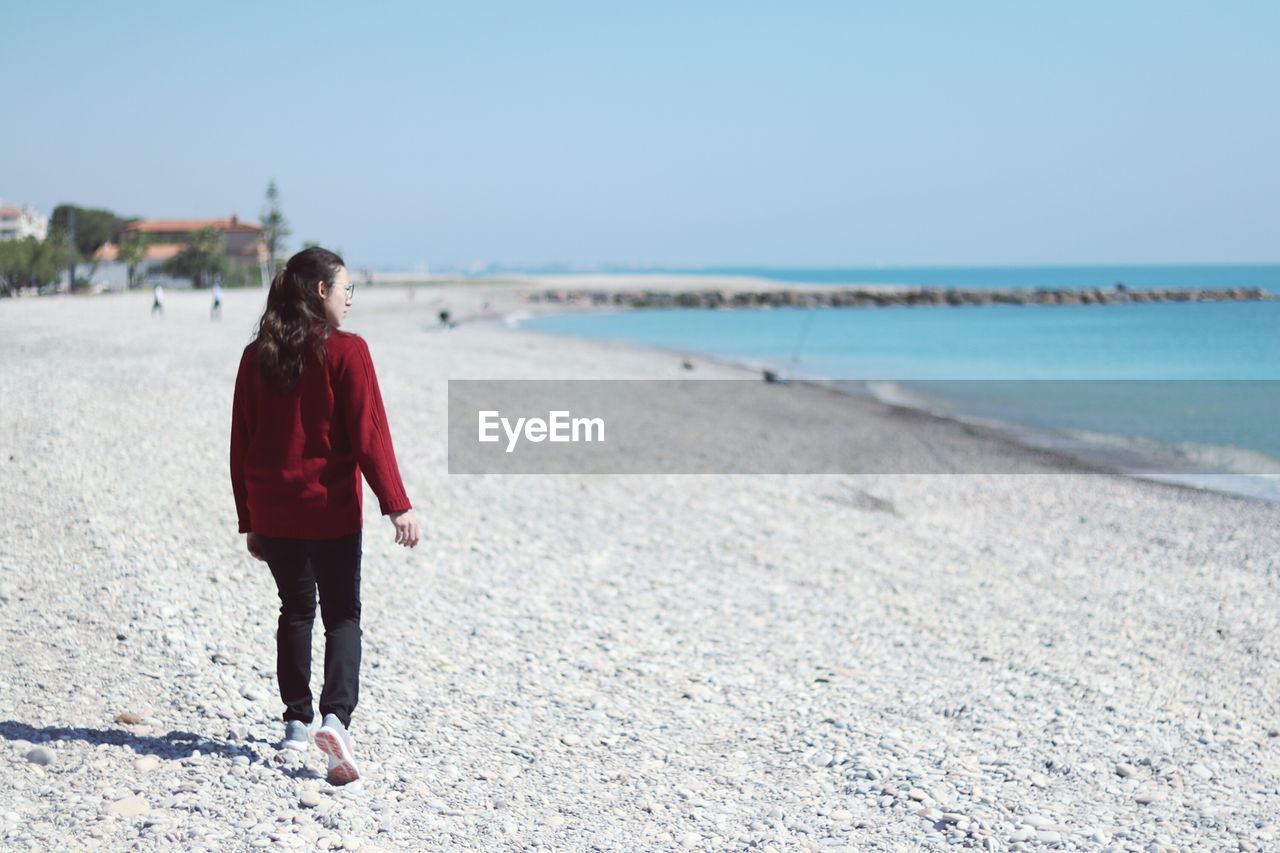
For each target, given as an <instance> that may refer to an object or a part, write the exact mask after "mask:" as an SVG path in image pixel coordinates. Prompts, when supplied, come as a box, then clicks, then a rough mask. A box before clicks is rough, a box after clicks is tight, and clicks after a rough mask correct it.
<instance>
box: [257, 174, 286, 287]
mask: <svg viewBox="0 0 1280 853" xmlns="http://www.w3.org/2000/svg"><path fill="white" fill-rule="evenodd" d="M292 233H293V232H292V231H290V230H289V220H287V219H285V218H284V214H283V213H282V212H281V211H280V190H279V189H277V188H276V182H275V181H274V180H273V181H271V182H270V183H268V184H267V204H266V207H264V208H263V209H262V239H263V241H264V242H265V243H266V244H267V264H268V269H270V271H271V275H275V274H276V254H277V253H280V252H283V251H284V238H285V237H288V236H289V235H290V234H292Z"/></svg>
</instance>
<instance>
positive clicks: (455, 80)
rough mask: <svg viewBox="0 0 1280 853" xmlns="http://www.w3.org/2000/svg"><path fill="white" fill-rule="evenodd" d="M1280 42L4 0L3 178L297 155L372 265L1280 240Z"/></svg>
mask: <svg viewBox="0 0 1280 853" xmlns="http://www.w3.org/2000/svg"><path fill="white" fill-rule="evenodd" d="M606 8H608V9H609V11H604V10H605V9H606ZM1277 44H1280V3H1275V2H1265V1H1263V2H1230V3H1205V2H1195V3H1187V2H1136V1H1135V2H1125V3H1115V2H1080V3H1056V4H1049V3H1025V2H1008V3H990V2H965V3H954V2H936V3H921V2H883V3H870V2H861V3H854V2H831V3H819V2H811V3H777V4H769V3H764V2H757V3H740V2H697V3H681V2H673V3H665V2H645V3H625V4H624V3H603V2H594V3H556V2H544V3H523V2H512V3H485V2H473V3H410V2H406V3H370V4H355V3H350V2H345V3H341V4H339V3H327V2H308V3H288V4H286V3H261V4H259V3H239V2H223V3H174V2H171V0H170V2H164V3H151V2H129V0H122V2H116V3H101V2H82V3H71V2H58V0H39V1H38V2H37V0H6V2H5V4H4V14H3V20H2V21H0V56H3V57H4V66H5V77H6V84H5V91H4V93H3V96H0V116H3V127H2V128H0V197H3V198H5V199H7V200H17V201H26V202H28V203H31V204H34V205H36V206H37V207H39V208H41V209H43V210H45V211H46V212H48V211H49V210H50V209H51V208H52V207H53V205H55V204H57V203H58V202H62V201H69V202H73V203H77V204H81V205H87V206H102V207H107V208H110V209H113V210H116V211H118V212H120V213H124V214H135V215H142V216H146V217H177V216H218V215H226V214H229V213H230V212H231V211H237V212H239V213H240V214H241V215H242V216H247V217H253V218H256V216H257V214H258V213H259V211H260V209H261V205H262V195H263V190H264V189H265V187H266V184H267V181H268V179H269V178H273V177H274V178H275V179H276V180H277V181H278V182H279V185H280V189H281V192H282V194H283V201H284V208H285V213H286V215H287V216H288V217H289V219H290V220H291V222H292V225H293V227H294V235H293V238H292V240H291V248H296V247H297V246H298V245H299V244H300V243H301V241H302V240H307V239H309V240H315V241H319V242H321V243H322V244H324V245H327V246H333V247H336V248H338V249H340V250H342V251H343V252H345V253H346V255H347V259H348V262H349V263H350V264H351V265H352V266H361V265H369V266H373V267H375V268H406V269H407V268H411V267H414V266H416V265H420V264H423V263H429V264H430V265H431V267H432V268H433V269H434V268H438V267H443V266H446V265H461V264H467V263H472V262H483V261H491V262H501V263H507V264H515V265H520V264H541V263H548V262H564V263H574V264H593V263H599V262H609V263H640V264H653V265H725V264H743V265H773V266H836V265H867V264H877V263H887V264H906V265H912V264H916V265H921V264H1018V263H1120V262H1173V263H1180V262H1223V261H1241V262H1244V261H1275V260H1280V109H1278V108H1277V93H1278V92H1280V49H1278V48H1277Z"/></svg>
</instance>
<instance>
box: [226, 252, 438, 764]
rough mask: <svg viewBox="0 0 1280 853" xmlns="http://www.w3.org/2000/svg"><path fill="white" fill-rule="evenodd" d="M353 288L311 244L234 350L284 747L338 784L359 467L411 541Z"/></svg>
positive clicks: (353, 614)
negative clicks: (269, 591) (270, 591)
mask: <svg viewBox="0 0 1280 853" xmlns="http://www.w3.org/2000/svg"><path fill="white" fill-rule="evenodd" d="M354 291H355V285H353V284H351V283H350V282H349V281H348V279H347V270H346V267H345V265H344V264H343V261H342V258H340V257H338V256H337V255H336V254H334V253H333V252H330V251H327V250H325V249H321V248H318V247H315V248H310V249H304V250H303V251H301V252H299V253H298V254H296V255H294V256H293V257H292V258H290V259H289V263H288V264H286V265H285V268H284V269H283V270H282V271H281V272H280V273H279V275H277V276H276V277H275V279H274V280H273V281H272V282H271V291H270V292H269V293H268V294H267V307H266V310H265V311H264V312H263V314H262V319H261V320H260V321H259V322H258V331H257V335H256V339H255V340H254V341H253V343H251V344H249V346H247V347H245V350H244V355H243V356H242V357H241V359H240V372H239V374H238V375H237V376H236V391H235V402H234V404H233V412H232V418H231V485H232V491H233V492H234V493H235V500H236V512H237V514H238V515H239V518H240V532H241V533H244V534H246V540H245V542H246V546H247V547H248V550H249V553H250V554H252V555H253V556H254V557H255V558H257V559H259V560H263V561H265V562H266V563H267V565H268V566H270V568H271V574H272V576H273V577H274V578H275V581H276V588H277V589H278V591H279V593H280V624H279V630H278V631H277V633H276V673H277V677H278V680H279V683H280V698H281V700H282V701H283V702H284V705H285V711H284V721H285V738H284V746H286V747H289V748H293V749H306V746H307V743H308V741H309V740H311V739H314V741H315V743H316V745H317V746H318V747H320V749H321V750H322V751H324V752H325V754H327V755H328V756H329V780H330V781H331V782H334V783H335V784H345V783H347V782H350V781H353V780H355V779H357V778H359V776H360V773H359V770H358V769H357V767H356V763H355V757H354V755H353V752H352V741H351V736H350V734H349V732H348V727H349V726H350V725H351V713H352V712H353V711H354V710H355V707H356V700H357V698H358V692H359V685H360V636H361V630H360V556H361V527H362V524H363V507H362V501H363V490H362V488H361V484H360V475H361V474H363V475H364V476H365V478H366V479H368V481H369V485H370V486H371V487H372V489H373V492H374V494H375V495H377V498H378V503H379V505H380V508H381V511H382V514H383V515H386V516H389V517H390V519H391V523H392V525H394V527H395V541H396V543H397V544H399V545H404V546H405V547H408V548H412V547H414V546H415V545H417V544H418V522H417V520H416V519H415V518H414V516H413V513H412V512H410V510H411V509H412V506H411V504H410V503H409V498H408V496H407V495H406V494H405V491H404V485H403V484H402V483H401V481H400V472H399V469H398V468H397V466H396V457H395V450H394V449H393V447H392V444H391V432H390V430H389V428H388V426H387V415H386V412H385V411H384V410H383V407H382V395H381V393H380V392H379V390H378V380H377V377H376V376H375V375H374V371H373V361H372V360H371V359H370V357H369V348H368V346H366V345H365V342H364V340H363V339H361V338H359V337H357V336H356V335H352V334H349V333H347V332H342V331H339V327H340V326H341V325H342V321H343V319H344V318H345V317H346V315H347V310H348V309H349V308H350V307H351V301H352V296H353V295H354ZM317 588H318V589H319V592H320V615H321V618H322V619H323V621H324V636H325V650H324V689H323V690H322V692H321V694H320V714H321V715H322V716H323V723H322V725H321V726H320V727H319V728H318V729H317V728H316V727H315V726H314V725H313V724H312V720H313V719H314V711H313V708H312V704H311V700H312V696H311V687H310V684H309V682H310V675H311V626H312V623H313V621H314V620H315V611H316V590H317Z"/></svg>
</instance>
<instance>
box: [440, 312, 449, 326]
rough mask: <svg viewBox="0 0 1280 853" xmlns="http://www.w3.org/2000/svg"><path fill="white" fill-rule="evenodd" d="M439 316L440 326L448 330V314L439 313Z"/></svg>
mask: <svg viewBox="0 0 1280 853" xmlns="http://www.w3.org/2000/svg"><path fill="white" fill-rule="evenodd" d="M439 316H440V325H441V326H444V327H445V328H446V329H447V328H449V312H448V311H441V312H440V315H439Z"/></svg>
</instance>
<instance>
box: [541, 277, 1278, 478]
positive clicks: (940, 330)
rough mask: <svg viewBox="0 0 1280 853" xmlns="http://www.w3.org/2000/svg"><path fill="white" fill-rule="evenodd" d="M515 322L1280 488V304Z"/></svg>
mask: <svg viewBox="0 0 1280 853" xmlns="http://www.w3.org/2000/svg"><path fill="white" fill-rule="evenodd" d="M702 272H712V271H711V270H702ZM714 272H717V273H721V274H723V273H727V272H735V273H739V274H752V275H762V274H763V273H765V272H770V273H772V274H773V275H772V277H774V278H776V279H779V280H786V281H812V282H819V281H824V280H825V281H827V282H831V283H834V282H839V283H851V284H856V283H871V282H878V283H903V284H931V285H935V286H945V287H1043V286H1058V287H1095V286H1097V287H1109V286H1111V285H1113V284H1115V283H1116V282H1117V281H1123V282H1125V284H1126V285H1127V286H1129V287H1134V288H1137V287H1189V288H1191V287H1261V288H1264V289H1266V290H1268V291H1271V292H1275V293H1280V265H1265V266H1221V267H1210V266H1202V267H1060V268H1058V267H1038V268H1029V267H1028V268H991V269H985V270H979V269H962V270H913V271H907V270H901V269H900V270H895V271H892V272H894V273H895V274H896V276H897V277H896V278H891V277H888V276H886V275H885V272H886V271H884V270H867V271H858V270H826V271H823V270H810V271H804V270H792V271H782V272H779V271H765V270H758V269H753V270H746V269H737V270H731V269H720V270H715V271H714ZM824 277H826V278H824ZM522 324H523V325H524V326H526V327H528V328H532V329H538V330H542V331H547V332H553V333H561V334H569V335H575V336H581V337H588V338H599V339H609V340H624V341H630V342H634V343H639V344H644V345H649V346H655V347H661V348H666V349H671V350H675V351H679V352H684V353H691V354H692V353H696V354H701V355H705V356H711V357H716V358H722V359H727V360H733V361H737V362H742V363H746V364H750V365H752V366H756V367H760V368H765V367H767V368H770V369H773V370H775V371H778V372H779V373H781V374H782V375H783V376H787V377H794V378H805V379H814V380H822V381H829V382H834V383H836V384H838V385H840V386H841V387H843V388H845V389H846V390H849V391H851V392H854V393H871V394H874V395H876V396H878V397H881V398H883V399H887V400H890V401H891V402H894V403H898V404H903V405H911V406H915V407H918V408H923V409H927V410H930V411H933V412H935V413H937V414H941V415H945V416H948V417H955V418H959V419H961V420H970V421H975V422H980V423H983V424H987V425H990V426H995V427H998V428H999V429H1000V430H1001V431H1004V432H1006V433H1007V434H1009V436H1010V437H1012V438H1014V439H1015V440H1018V441H1021V442H1023V443H1028V444H1032V445H1035V446H1038V447H1043V448H1047V449H1051V450H1056V451H1060V452H1064V453H1067V454H1068V455H1073V456H1076V457H1079V458H1084V459H1086V460H1091V461H1095V462H1099V463H1101V464H1104V465H1106V466H1107V467H1112V468H1118V469H1121V470H1126V471H1128V472H1130V473H1138V474H1149V475H1152V476H1159V477H1160V478H1162V479H1171V480H1177V481H1179V482H1186V483H1191V484H1196V485H1203V486H1210V487H1213V488H1220V489H1225V490H1228V491H1233V492H1242V493H1246V494H1250V495H1254V496H1258V497H1265V498H1268V499H1280V483H1278V482H1276V481H1277V480H1280V477H1273V476H1257V475H1274V474H1280V429H1278V428H1277V424H1280V301H1277V302H1232V303H1160V304H1136V305H1135V304H1128V305H1124V304H1120V305H1084V306H1014V305H993V306H965V307H946V308H942V307H938V308H903V307H890V308H842V309H833V308H828V309H798V308H776V309H768V308H765V309H732V310H702V309H653V310H622V311H607V312H583V313H565V314H558V315H551V316H543V317H537V318H530V319H527V320H525V321H523V323H522ZM1242 475H1244V476H1242Z"/></svg>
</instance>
